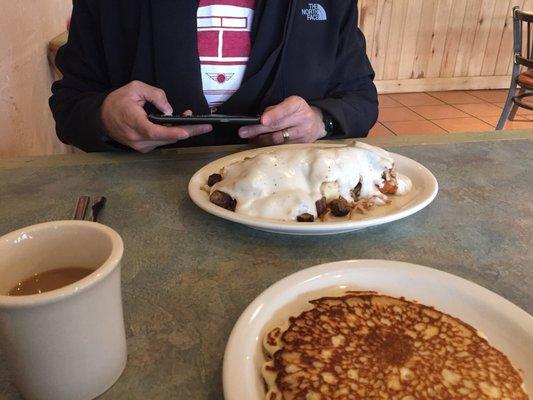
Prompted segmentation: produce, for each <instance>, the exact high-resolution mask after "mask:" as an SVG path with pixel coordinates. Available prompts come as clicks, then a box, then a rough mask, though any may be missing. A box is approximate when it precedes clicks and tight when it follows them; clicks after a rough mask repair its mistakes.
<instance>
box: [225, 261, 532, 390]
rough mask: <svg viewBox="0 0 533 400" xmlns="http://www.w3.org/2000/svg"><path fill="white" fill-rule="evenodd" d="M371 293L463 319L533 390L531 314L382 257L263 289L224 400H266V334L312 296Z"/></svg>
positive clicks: (238, 340) (236, 348)
mask: <svg viewBox="0 0 533 400" xmlns="http://www.w3.org/2000/svg"><path fill="white" fill-rule="evenodd" d="M347 290H365V291H368V290H372V291H376V292H379V293H381V294H387V295H391V296H395V297H402V296H403V297H405V298H406V299H407V300H416V301H418V302H420V303H422V304H425V305H428V306H433V307H435V308H436V309H438V310H439V311H442V312H444V313H447V314H450V315H452V316H455V317H458V318H460V319H461V320H462V321H464V322H466V323H467V324H470V325H472V326H473V327H475V328H477V329H478V330H479V331H480V332H482V333H483V334H484V335H485V336H486V337H487V338H488V341H489V343H490V344H491V345H492V346H494V347H496V348H497V349H499V350H500V351H502V352H503V353H504V354H505V355H506V356H507V357H508V358H509V359H510V360H511V362H512V363H513V365H514V366H515V367H517V368H518V369H519V370H521V371H522V372H523V374H524V375H523V378H524V383H525V386H526V391H528V392H529V393H533V317H531V316H530V315H529V314H528V313H526V312H525V311H524V310H522V309H520V308H519V307H517V306H515V305H514V304H512V303H510V302H509V301H507V300H505V299H504V298H503V297H501V296H499V295H497V294H496V293H494V292H491V291H490V290H487V289H485V288H483V287H481V286H479V285H477V284H475V283H473V282H470V281H467V280H465V279H463V278H459V277H457V276H455V275H451V274H448V273H446V272H442V271H439V270H436V269H433V268H428V267H422V266H419V265H414V264H409V263H403V262H398V261H384V260H354V261H340V262H334V263H329V264H323V265H319V266H316V267H312V268H307V269H304V270H302V271H299V272H296V273H295V274H292V275H290V276H288V277H286V278H284V279H282V280H280V281H279V282H277V283H275V284H274V285H272V286H270V287H269V288H268V289H267V290H265V291H264V292H263V293H262V294H260V295H259V296H258V297H257V298H256V299H255V300H254V301H253V302H252V303H251V304H250V305H249V306H248V307H247V308H246V310H245V311H244V312H243V313H242V315H241V316H240V318H239V320H238V321H237V323H236V324H235V326H234V327H233V330H232V332H231V335H230V337H229V340H228V343H227V345H226V351H225V354H224V364H223V385H224V398H225V399H226V400H242V399H248V400H264V399H265V385H264V383H263V378H262V377H261V367H262V365H263V363H264V362H265V361H266V360H265V357H264V355H263V351H262V341H263V337H264V335H265V334H266V333H267V332H268V331H270V330H271V329H273V328H275V327H276V326H279V325H281V324H282V323H283V322H285V321H287V319H288V318H289V317H290V316H296V315H299V314H300V313H301V312H302V311H304V310H306V309H309V308H310V306H309V304H308V301H309V300H312V299H317V298H320V297H324V296H337V295H342V294H343V293H345V292H346V291H347Z"/></svg>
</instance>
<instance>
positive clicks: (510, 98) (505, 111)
mask: <svg viewBox="0 0 533 400" xmlns="http://www.w3.org/2000/svg"><path fill="white" fill-rule="evenodd" d="M515 93H516V79H513V80H512V81H511V86H510V87H509V93H508V94H507V100H505V106H504V107H503V111H502V115H501V117H500V120H499V121H498V125H496V130H497V131H501V130H502V129H503V127H504V126H505V123H506V122H507V119H508V118H509V114H510V113H511V107H512V106H513V104H514V103H513V97H514V96H515Z"/></svg>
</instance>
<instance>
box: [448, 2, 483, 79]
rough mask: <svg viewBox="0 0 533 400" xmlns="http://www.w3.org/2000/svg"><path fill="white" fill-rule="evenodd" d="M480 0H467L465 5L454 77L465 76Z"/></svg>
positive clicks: (477, 19) (474, 35)
mask: <svg viewBox="0 0 533 400" xmlns="http://www.w3.org/2000/svg"><path fill="white" fill-rule="evenodd" d="M481 4H482V1H481V0H468V1H467V3H466V11H465V18H464V20H463V31H462V33H461V42H460V44H459V52H458V54H457V60H456V62H455V70H454V74H453V75H454V76H467V75H468V65H469V63H470V57H471V55H472V50H473V47H474V39H475V37H476V31H477V29H478V22H479V13H480V11H481Z"/></svg>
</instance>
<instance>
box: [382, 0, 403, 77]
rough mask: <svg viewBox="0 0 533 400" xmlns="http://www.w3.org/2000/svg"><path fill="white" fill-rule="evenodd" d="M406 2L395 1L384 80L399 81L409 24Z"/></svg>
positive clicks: (393, 3)
mask: <svg viewBox="0 0 533 400" xmlns="http://www.w3.org/2000/svg"><path fill="white" fill-rule="evenodd" d="M405 5H406V1H405V0H403V1H393V2H392V10H391V21H390V23H389V25H390V26H389V40H388V41H387V49H386V55H385V65H384V67H383V68H384V70H383V74H382V77H383V79H397V78H398V71H399V69H400V59H401V57H402V50H403V35H404V31H405V24H406V23H407V7H406V6H405Z"/></svg>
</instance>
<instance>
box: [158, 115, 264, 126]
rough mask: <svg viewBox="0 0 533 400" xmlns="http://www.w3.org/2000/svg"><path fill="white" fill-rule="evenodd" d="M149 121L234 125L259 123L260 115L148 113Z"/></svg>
mask: <svg viewBox="0 0 533 400" xmlns="http://www.w3.org/2000/svg"><path fill="white" fill-rule="evenodd" d="M148 119H149V120H150V122H152V123H154V124H159V125H199V124H213V125H219V124H229V125H236V126H245V125H259V124H260V123H261V117H260V116H255V117H253V116H247V115H221V114H209V115H190V116H183V115H163V114H150V115H149V116H148Z"/></svg>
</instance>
